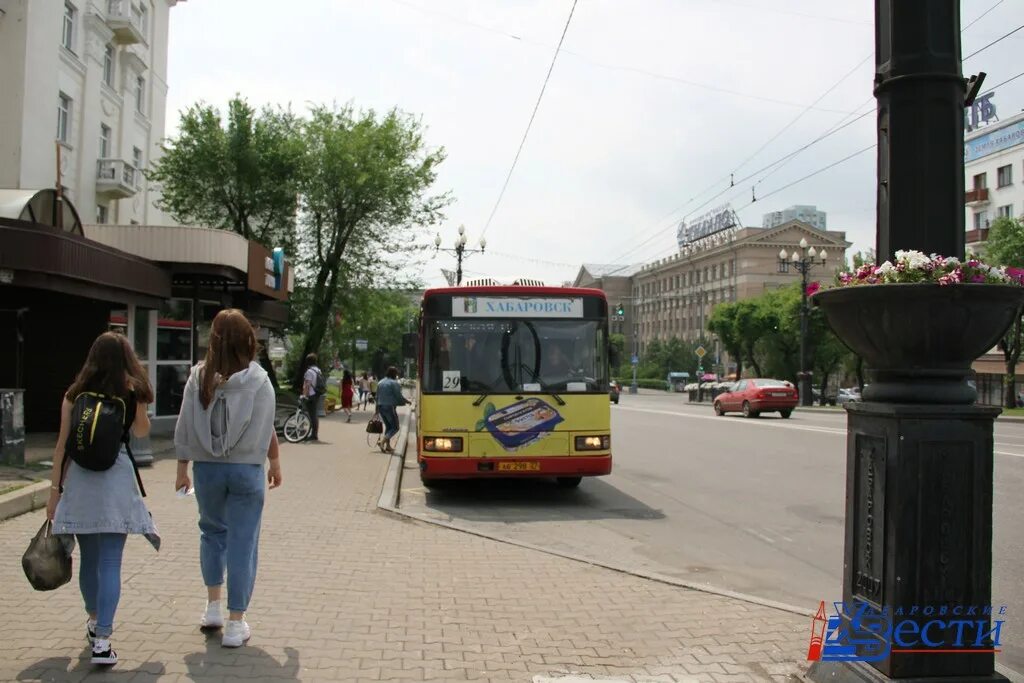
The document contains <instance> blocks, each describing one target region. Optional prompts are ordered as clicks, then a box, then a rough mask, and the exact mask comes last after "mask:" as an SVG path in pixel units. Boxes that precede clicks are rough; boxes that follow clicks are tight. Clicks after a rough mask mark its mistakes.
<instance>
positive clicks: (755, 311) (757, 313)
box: [735, 299, 775, 377]
mask: <svg viewBox="0 0 1024 683" xmlns="http://www.w3.org/2000/svg"><path fill="white" fill-rule="evenodd" d="M774 325H775V320H774V318H773V317H771V316H767V315H766V314H765V310H764V308H763V307H762V306H759V305H758V303H757V302H756V301H751V300H749V299H748V300H745V301H738V302H736V320H735V326H736V336H737V338H738V339H739V342H740V351H741V353H742V355H743V358H745V359H746V361H747V362H748V363H749V364H750V365H751V366H752V367H753V368H754V372H755V374H756V375H757V376H758V377H761V376H762V375H761V365H760V363H759V362H758V357H757V354H756V353H755V349H756V348H757V342H758V341H759V340H760V339H762V338H764V337H765V336H767V335H768V334H769V333H771V332H772V331H773V329H774ZM737 367H739V364H738V363H737ZM737 376H739V375H737Z"/></svg>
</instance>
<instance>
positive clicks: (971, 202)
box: [964, 187, 988, 206]
mask: <svg viewBox="0 0 1024 683" xmlns="http://www.w3.org/2000/svg"><path fill="white" fill-rule="evenodd" d="M964 203H965V204H967V205H968V206H983V205H985V204H988V188H987V187H976V188H974V189H973V190H969V191H968V192H965V193H964Z"/></svg>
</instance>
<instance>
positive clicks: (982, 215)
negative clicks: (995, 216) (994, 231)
mask: <svg viewBox="0 0 1024 683" xmlns="http://www.w3.org/2000/svg"><path fill="white" fill-rule="evenodd" d="M987 227H988V211H978V212H977V213H975V214H974V229H975V230H982V229H985V228H987Z"/></svg>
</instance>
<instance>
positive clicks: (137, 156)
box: [132, 147, 142, 171]
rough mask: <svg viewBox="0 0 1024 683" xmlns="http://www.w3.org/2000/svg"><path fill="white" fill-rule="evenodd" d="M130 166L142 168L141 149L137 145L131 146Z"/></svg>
mask: <svg viewBox="0 0 1024 683" xmlns="http://www.w3.org/2000/svg"><path fill="white" fill-rule="evenodd" d="M132 166H134V167H135V168H137V169H139V170H140V171H141V170H142V150H141V149H139V148H138V147H132Z"/></svg>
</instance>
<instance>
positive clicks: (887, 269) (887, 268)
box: [875, 252, 899, 275]
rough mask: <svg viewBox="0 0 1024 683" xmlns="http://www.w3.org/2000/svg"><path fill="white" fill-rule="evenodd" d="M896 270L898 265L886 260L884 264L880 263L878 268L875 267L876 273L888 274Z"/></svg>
mask: <svg viewBox="0 0 1024 683" xmlns="http://www.w3.org/2000/svg"><path fill="white" fill-rule="evenodd" d="M896 253H897V254H899V252H896ZM894 272H896V266H894V265H893V264H892V263H891V262H889V261H886V262H885V263H883V264H882V265H880V266H878V267H877V268H875V275H888V274H889V273H894Z"/></svg>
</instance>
